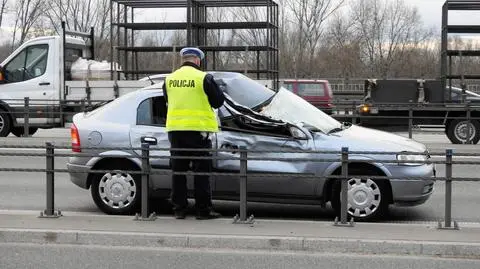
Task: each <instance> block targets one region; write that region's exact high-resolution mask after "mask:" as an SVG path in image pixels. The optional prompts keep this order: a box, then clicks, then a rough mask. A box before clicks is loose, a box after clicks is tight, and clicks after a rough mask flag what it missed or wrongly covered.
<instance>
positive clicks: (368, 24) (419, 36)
mask: <svg viewBox="0 0 480 269" xmlns="http://www.w3.org/2000/svg"><path fill="white" fill-rule="evenodd" d="M351 16H352V18H354V22H355V24H354V25H355V30H356V32H357V34H358V36H359V37H360V40H361V45H362V55H363V58H364V60H365V62H366V63H367V66H368V67H369V71H370V72H369V75H379V76H382V77H387V76H389V75H390V74H389V72H390V70H391V67H392V65H393V64H394V62H396V61H401V60H402V59H403V58H404V54H405V52H407V51H410V50H411V49H412V48H415V47H418V46H419V44H420V43H421V42H422V41H425V40H426V37H427V36H428V33H427V34H424V33H423V31H424V29H423V25H422V23H421V18H420V15H419V14H418V11H417V9H416V8H414V7H410V6H407V5H406V4H405V2H404V1H403V0H356V1H354V2H353V3H352V5H351Z"/></svg>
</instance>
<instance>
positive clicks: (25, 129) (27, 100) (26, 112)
mask: <svg viewBox="0 0 480 269" xmlns="http://www.w3.org/2000/svg"><path fill="white" fill-rule="evenodd" d="M23 101H24V103H25V109H24V114H23V121H24V122H23V136H24V137H28V136H29V133H30V132H29V126H28V125H29V121H30V97H25V98H24V99H23Z"/></svg>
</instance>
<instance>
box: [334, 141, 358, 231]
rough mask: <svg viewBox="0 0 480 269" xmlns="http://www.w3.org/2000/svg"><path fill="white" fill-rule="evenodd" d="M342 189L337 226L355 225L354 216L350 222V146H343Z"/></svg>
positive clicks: (336, 220) (336, 219)
mask: <svg viewBox="0 0 480 269" xmlns="http://www.w3.org/2000/svg"><path fill="white" fill-rule="evenodd" d="M341 178H342V179H341V181H342V182H341V189H340V190H341V191H340V223H338V217H336V218H335V225H336V226H350V227H353V225H354V223H353V217H352V218H351V219H350V223H348V220H347V218H348V216H347V214H348V212H347V210H348V182H347V181H348V147H342V177H341Z"/></svg>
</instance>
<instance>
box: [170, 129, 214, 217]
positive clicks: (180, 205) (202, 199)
mask: <svg viewBox="0 0 480 269" xmlns="http://www.w3.org/2000/svg"><path fill="white" fill-rule="evenodd" d="M168 139H169V141H170V145H171V148H193V149H201V148H211V141H210V140H209V139H207V138H204V137H203V136H202V135H201V133H200V132H193V131H174V132H169V133H168ZM170 155H171V156H189V157H192V156H211V154H210V153H209V152H207V151H203V152H199V151H196V152H195V151H193V152H192V151H188V152H187V151H174V150H171V151H170ZM170 165H171V168H172V170H173V171H174V172H186V171H188V170H192V171H194V172H210V171H211V168H212V160H211V159H210V160H205V159H204V160H195V159H171V160H170ZM194 187H195V195H194V197H195V208H196V210H197V211H199V212H201V213H204V212H205V213H206V212H208V210H210V207H211V205H212V204H211V189H210V180H209V176H204V175H195V176H194ZM171 199H172V204H173V210H175V211H177V210H184V209H186V207H187V205H188V203H187V177H186V176H185V175H173V177H172V193H171Z"/></svg>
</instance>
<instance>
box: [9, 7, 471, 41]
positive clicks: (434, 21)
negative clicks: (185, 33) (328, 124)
mask: <svg viewBox="0 0 480 269" xmlns="http://www.w3.org/2000/svg"><path fill="white" fill-rule="evenodd" d="M347 1H349V0H347ZM404 1H405V2H406V3H407V4H408V5H412V6H416V7H417V8H418V11H419V13H420V15H421V17H422V20H423V22H424V23H425V25H426V26H428V27H433V29H434V30H435V31H436V32H437V33H438V34H439V33H440V30H441V21H442V6H443V4H444V3H445V0H404ZM172 11H173V10H168V12H167V14H168V15H167V21H172V19H171V17H172V16H173V17H175V16H178V13H177V12H172ZM152 13H153V14H152ZM158 13H163V12H148V11H147V14H148V16H146V17H150V18H149V19H147V20H150V19H152V17H153V20H156V21H158V20H161V19H162V18H161V17H163V16H162V15H159V14H158ZM181 13H183V14H181V15H180V16H181V17H184V12H181ZM151 15H153V16H151ZM9 17H10V18H9V19H10V20H9V21H10V23H8V24H13V23H12V18H11V16H9ZM139 17H140V18H141V17H142V16H141V15H140V16H138V15H137V16H136V19H138V18H139ZM449 19H450V24H475V25H480V12H476V11H475V12H474V11H450V12H449ZM6 26H7V25H6ZM8 26H11V25H8ZM4 30H5V29H4ZM1 35H5V32H3V33H2V31H1V30H0V40H1V39H2V36H1Z"/></svg>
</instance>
